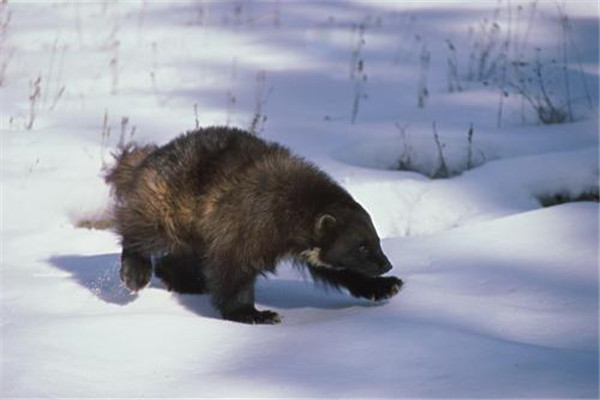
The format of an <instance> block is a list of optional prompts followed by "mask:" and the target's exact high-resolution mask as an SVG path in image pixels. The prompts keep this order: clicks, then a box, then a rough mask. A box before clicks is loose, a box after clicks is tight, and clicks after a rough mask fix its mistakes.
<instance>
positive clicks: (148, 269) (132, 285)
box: [120, 240, 152, 292]
mask: <svg viewBox="0 0 600 400" xmlns="http://www.w3.org/2000/svg"><path fill="white" fill-rule="evenodd" d="M126 243H127V242H126V241H125V240H124V241H123V251H122V252H121V270H120V276H121V281H122V282H123V283H124V284H125V286H126V287H127V289H129V290H131V291H134V292H137V291H139V290H141V289H143V288H145V287H146V286H148V284H149V283H150V280H151V279H152V262H151V260H150V257H148V256H145V255H143V254H142V253H140V252H138V251H135V250H133V249H132V248H131V247H130V246H128V245H127V244H126Z"/></svg>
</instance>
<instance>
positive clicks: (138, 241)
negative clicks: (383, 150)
mask: <svg viewBox="0 0 600 400" xmlns="http://www.w3.org/2000/svg"><path fill="white" fill-rule="evenodd" d="M115 161H116V162H115V165H114V166H113V167H112V168H111V169H110V170H109V171H108V173H107V174H106V177H105V179H106V182H107V183H108V184H109V185H111V189H112V193H113V196H114V200H115V201H114V209H113V210H112V211H113V217H114V226H115V229H116V231H117V233H118V234H119V235H120V236H121V244H122V253H121V267H120V277H121V280H122V282H123V284H124V285H125V286H126V287H127V288H128V289H129V290H131V291H139V290H141V289H143V288H144V287H145V286H147V285H148V284H149V283H150V280H151V278H152V276H153V274H156V276H157V277H159V278H160V279H161V280H162V281H163V282H164V283H165V284H166V286H167V287H168V288H169V290H173V291H176V292H181V293H209V294H210V296H211V299H212V302H213V304H214V306H215V307H216V309H217V310H218V311H219V312H220V314H221V315H222V317H223V318H224V319H226V320H231V321H237V322H243V323H250V324H275V323H278V322H280V321H281V318H280V316H279V315H278V314H277V313H275V312H273V311H269V310H263V311H259V310H257V309H256V308H255V306H254V283H255V280H256V278H257V276H259V275H264V274H266V273H269V272H274V271H275V267H276V266H277V264H278V262H279V261H280V260H282V259H291V260H292V261H293V262H294V264H296V265H300V266H303V267H305V268H307V269H308V271H309V272H310V275H311V276H312V277H313V279H314V280H316V281H318V282H320V283H323V284H325V285H328V286H331V287H335V288H338V289H346V290H347V291H348V292H349V293H350V294H351V295H353V296H356V297H362V298H366V299H369V300H373V301H378V300H383V299H387V298H390V297H392V296H394V295H395V294H396V293H398V291H399V290H400V288H401V286H402V281H401V280H400V279H398V278H396V277H393V276H388V277H382V276H381V275H383V274H385V273H386V272H388V271H390V269H392V265H391V264H390V262H389V260H388V259H387V257H386V256H385V255H384V253H383V251H382V250H381V246H380V240H379V237H378V235H377V232H376V231H375V228H374V227H373V223H372V221H371V218H370V216H369V214H368V213H367V212H366V211H365V210H364V209H363V208H362V207H361V206H360V205H359V204H358V203H357V202H356V201H355V200H354V199H353V198H352V196H351V195H350V194H349V193H348V192H347V191H346V190H344V189H343V188H342V187H341V186H340V185H339V184H337V183H336V182H335V181H334V180H332V179H331V178H330V177H329V176H328V175H327V174H325V173H324V172H323V171H321V170H320V169H318V168H317V167H316V166H315V165H313V164H311V163H310V162H308V161H306V160H304V159H303V158H301V157H299V156H296V155H293V154H291V153H290V151H289V150H288V149H287V148H285V147H283V146H281V145H279V144H276V143H270V142H267V141H265V140H262V139H260V138H258V137H256V136H254V135H252V134H250V133H248V132H246V131H243V130H240V129H236V128H230V127H208V128H200V129H197V130H194V131H190V132H187V133H185V134H182V135H180V136H179V137H177V138H175V139H174V140H172V141H171V142H169V143H167V144H166V145H164V146H160V147H158V146H154V145H144V146H142V145H137V144H133V143H130V144H128V145H125V146H121V147H120V149H119V151H118V152H117V154H115Z"/></svg>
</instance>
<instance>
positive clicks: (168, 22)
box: [0, 0, 599, 398]
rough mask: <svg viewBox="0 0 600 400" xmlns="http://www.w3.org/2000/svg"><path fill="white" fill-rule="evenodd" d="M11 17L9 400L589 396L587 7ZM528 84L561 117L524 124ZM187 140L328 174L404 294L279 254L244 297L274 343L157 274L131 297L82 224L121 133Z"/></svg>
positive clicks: (4, 245) (105, 244) (5, 143)
mask: <svg viewBox="0 0 600 400" xmlns="http://www.w3.org/2000/svg"><path fill="white" fill-rule="evenodd" d="M1 10H2V17H1V26H2V39H1V51H2V65H1V66H2V70H1V75H0V78H1V90H2V98H1V100H2V103H1V114H0V118H1V119H0V121H1V128H2V132H1V139H2V154H1V163H2V165H1V166H2V175H1V183H2V221H1V232H0V233H1V294H0V299H1V303H2V304H1V325H0V327H1V334H2V335H1V344H2V346H1V354H0V356H1V357H0V358H1V366H2V370H1V381H0V389H1V390H0V396H1V397H2V398H48V397H50V398H101V397H102V398H132V397H138V398H139V397H154V398H183V397H185V398H206V397H271V398H291V397H305V398H307V397H310V398H315V397H321V398H340V397H366V398H377V397H386V398H403V397H404V398H406V397H410V398H524V397H529V398H598V396H599V379H598V375H599V368H598V362H599V359H598V356H599V352H598V338H599V334H598V324H599V309H598V308H599V304H598V300H599V299H598V279H599V276H598V265H599V260H598V241H599V237H598V217H599V216H598V202H597V199H598V182H599V167H598V129H599V128H598V58H599V57H598V21H599V18H598V4H597V2H595V1H591V0H590V1H577V2H565V3H564V4H562V3H560V4H559V3H557V4H554V3H550V2H521V1H512V2H482V3H481V4H479V3H477V4H458V3H456V4H452V3H423V4H419V3H415V2H410V3H407V2H399V1H398V2H393V1H390V2H371V1H369V2H367V1H347V2H322V3H314V2H304V3H300V2H292V3H290V2H279V1H266V2H242V1H231V2H171V3H160V2H150V1H140V2H116V3H112V2H99V3H85V2H56V3H54V2H17V1H11V0H9V1H8V2H5V3H3V4H2V5H1ZM494 24H495V25H494ZM485 49H488V53H489V54H488V55H487V56H485V57H483V55H484V50H485ZM565 51H566V53H565ZM565 54H566V59H565ZM453 65H454V67H453ZM540 68H541V69H540ZM536 71H538V72H539V71H541V75H536ZM503 74H504V75H503ZM540 76H541V79H542V81H541V82H543V84H544V85H545V86H544V89H545V90H546V95H547V96H548V97H549V99H550V101H551V103H552V104H553V105H554V106H555V107H556V110H555V117H556V118H558V119H560V118H559V117H561V115H562V116H563V117H564V118H565V120H563V121H561V123H556V124H551V125H546V124H541V123H539V121H538V120H539V118H538V114H537V111H536V109H535V108H534V107H533V106H532V104H531V102H532V101H533V102H534V104H538V105H542V106H544V107H547V106H548V103H547V102H546V100H545V99H544V93H543V92H542V91H541V90H540V87H539V84H540V81H539V80H538V79H540V78H539V77H540ZM518 77H521V78H523V81H522V82H521V81H519V80H518V79H517V78H518ZM519 85H521V86H519ZM523 85H524V86H523ZM424 89H425V90H424ZM523 89H525V90H529V92H526V93H525V94H526V95H529V96H530V98H527V97H526V96H525V95H523V93H521V92H520V91H519V90H523ZM536 102H537V103H536ZM419 104H420V105H421V106H422V107H419ZM561 113H562V114H561ZM352 120H354V123H352ZM196 123H198V124H199V125H202V126H205V125H213V124H230V125H235V126H239V127H242V128H249V127H251V126H252V127H254V128H255V129H256V131H257V132H258V133H259V134H260V135H261V136H262V137H264V138H266V139H268V140H274V141H278V142H281V143H283V144H285V145H287V146H289V147H290V148H291V149H292V151H294V152H296V153H298V154H301V155H302V156H304V157H306V158H307V159H309V160H311V161H313V162H314V163H316V164H317V165H318V166H320V167H321V168H323V169H324V170H325V171H327V172H328V173H330V174H331V175H332V176H333V177H334V178H335V179H336V180H337V181H338V182H340V183H341V184H342V185H343V186H344V187H345V188H346V189H347V190H348V191H349V192H350V193H351V194H352V195H353V196H354V197H355V198H356V199H357V200H358V201H359V202H360V203H361V204H363V206H364V207H365V208H366V209H367V210H368V211H369V213H370V214H371V216H372V218H373V221H374V223H375V226H376V228H377V230H378V232H379V234H380V236H381V237H382V246H383V249H384V251H385V252H386V254H387V255H388V256H389V258H390V261H391V262H392V264H394V269H393V270H392V271H391V272H390V274H393V275H395V276H398V277H400V278H402V279H403V280H404V282H405V285H404V287H403V288H402V290H401V292H400V293H399V294H398V295H397V296H395V297H393V298H392V299H390V300H388V301H386V302H381V303H371V302H369V301H366V300H359V299H355V298H352V297H350V296H349V295H348V294H346V293H342V292H337V291H334V290H327V289H324V288H321V287H319V286H318V285H316V284H314V283H312V282H311V281H310V280H309V278H308V277H307V276H305V275H304V274H302V273H301V272H299V271H298V270H296V269H294V268H292V267H291V266H290V265H289V264H288V263H287V262H283V263H282V264H281V265H280V266H279V268H278V273H277V275H275V276H270V277H268V278H266V279H262V278H261V279H260V280H259V282H258V284H257V288H256V297H257V308H259V309H271V310H274V311H276V312H278V313H280V314H281V315H282V316H283V322H282V323H281V324H280V325H276V326H249V325H243V324H238V323H233V322H228V321H223V320H221V319H220V318H219V316H218V315H217V313H216V311H215V310H214V309H213V307H212V306H211V304H210V298H209V296H207V295H201V296H194V295H180V294H175V293H170V292H168V291H167V290H166V289H165V288H164V286H163V285H162V284H161V282H160V281H158V280H154V281H153V282H152V284H151V285H150V286H149V287H148V288H146V289H144V290H142V291H141V292H139V293H137V294H132V293H129V292H128V291H127V290H126V289H125V288H124V287H123V286H122V284H121V282H120V280H119V258H120V245H119V243H118V238H117V237H116V235H115V234H114V233H112V232H111V231H110V230H96V229H92V230H90V229H86V228H81V227H80V228H78V227H77V225H81V224H82V222H86V221H88V222H89V221H91V222H94V221H96V222H97V221H101V220H102V219H103V218H105V217H106V210H107V207H108V206H109V204H110V197H109V193H108V188H107V187H106V185H105V184H104V182H103V180H102V170H103V167H104V166H106V165H107V164H109V163H110V162H111V151H113V150H114V148H115V146H116V145H117V143H118V142H119V140H120V137H122V138H123V140H128V139H130V138H133V139H134V140H138V141H141V142H157V143H165V142H167V141H169V140H170V139H172V138H173V137H175V136H176V135H177V134H178V133H180V132H182V131H184V130H187V129H193V128H194V127H195V126H196ZM434 123H435V130H434V128H433V126H434ZM471 126H472V127H473V132H472V136H471V137H470V139H469V135H468V131H469V128H470V127H471ZM435 134H437V135H438V138H437V142H436V138H435ZM440 151H441V154H442V156H441V157H443V161H444V163H445V165H446V167H447V169H448V171H449V172H450V177H449V178H447V179H432V176H434V175H435V174H436V173H438V172H439V171H440V166H441V157H440ZM402 165H403V166H406V165H409V166H410V168H405V169H408V170H401V171H400V170H398V167H399V166H402ZM554 200H556V201H554ZM558 200H560V201H558ZM574 200H580V201H574ZM542 203H544V204H545V205H548V207H542ZM83 225H85V223H84V224H83Z"/></svg>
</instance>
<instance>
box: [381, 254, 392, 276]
mask: <svg viewBox="0 0 600 400" xmlns="http://www.w3.org/2000/svg"><path fill="white" fill-rule="evenodd" d="M392 268H393V266H392V264H391V263H390V261H389V260H388V259H387V258H386V259H385V260H384V261H383V263H382V264H381V266H380V267H379V269H380V271H381V274H385V273H386V272H389V271H390V270H391V269H392Z"/></svg>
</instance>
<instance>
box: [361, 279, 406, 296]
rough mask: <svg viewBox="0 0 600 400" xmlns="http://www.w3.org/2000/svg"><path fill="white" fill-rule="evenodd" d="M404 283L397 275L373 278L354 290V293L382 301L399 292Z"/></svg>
mask: <svg viewBox="0 0 600 400" xmlns="http://www.w3.org/2000/svg"><path fill="white" fill-rule="evenodd" d="M403 284H404V282H402V280H401V279H399V278H396V277H395V276H386V277H379V278H372V279H370V280H369V281H368V283H365V285H364V286H362V287H360V288H358V289H357V290H355V291H353V293H352V294H353V295H354V296H357V297H364V298H365V299H369V300H371V301H381V300H386V299H389V298H391V297H393V296H395V295H396V294H398V292H399V291H400V289H401V288H402V285H403Z"/></svg>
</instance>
